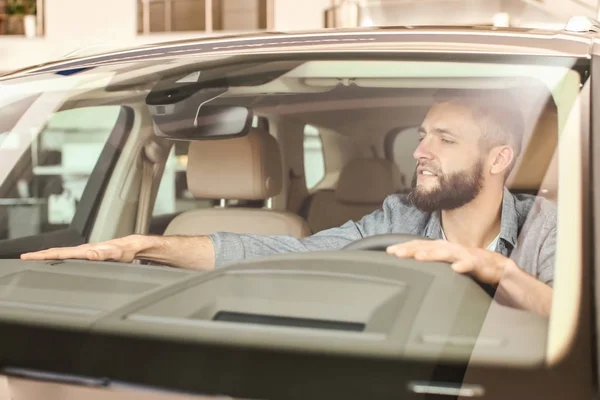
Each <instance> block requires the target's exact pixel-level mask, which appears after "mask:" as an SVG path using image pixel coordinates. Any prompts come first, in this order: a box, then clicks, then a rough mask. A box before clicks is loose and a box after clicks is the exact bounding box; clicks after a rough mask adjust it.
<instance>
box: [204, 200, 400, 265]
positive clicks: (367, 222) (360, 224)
mask: <svg viewBox="0 0 600 400" xmlns="http://www.w3.org/2000/svg"><path fill="white" fill-rule="evenodd" d="M391 202H393V200H392V199H391V196H390V197H388V198H387V199H386V200H385V201H384V203H383V207H382V209H379V210H376V211H374V212H372V213H371V214H369V215H366V216H364V217H363V218H362V219H360V220H359V221H357V222H354V221H348V222H346V223H345V224H343V225H342V226H340V227H335V228H330V229H327V230H324V231H321V232H318V233H316V234H314V235H312V236H308V237H305V238H296V237H293V236H289V235H272V236H266V235H253V234H236V233H228V232H217V233H215V234H212V235H210V236H209V237H210V238H211V239H212V242H213V245H214V249H215V264H216V266H217V267H220V266H223V265H227V264H231V263H234V262H236V261H240V260H242V259H249V258H254V257H264V256H269V255H273V254H282V253H291V252H301V251H325V250H337V249H341V248H342V247H344V246H345V245H347V244H349V243H351V242H353V241H355V240H358V239H361V238H363V237H365V236H372V235H377V234H384V233H390V232H391V226H392V223H391V221H392V209H393V205H392V204H391Z"/></svg>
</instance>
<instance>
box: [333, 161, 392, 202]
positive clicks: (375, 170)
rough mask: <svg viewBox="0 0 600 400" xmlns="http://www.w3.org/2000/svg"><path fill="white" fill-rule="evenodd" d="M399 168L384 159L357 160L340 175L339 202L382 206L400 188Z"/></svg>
mask: <svg viewBox="0 0 600 400" xmlns="http://www.w3.org/2000/svg"><path fill="white" fill-rule="evenodd" d="M398 175H399V171H398V167H396V165H395V164H394V163H393V162H391V161H389V160H384V159H375V158H356V159H353V160H350V161H349V162H348V164H346V165H345V166H344V168H343V169H342V172H341V173H340V178H339V180H338V184H337V188H336V191H335V194H336V198H337V200H338V201H341V202H343V203H353V204H381V203H383V200H385V198H386V197H387V196H389V195H390V194H393V193H395V192H396V190H397V188H398Z"/></svg>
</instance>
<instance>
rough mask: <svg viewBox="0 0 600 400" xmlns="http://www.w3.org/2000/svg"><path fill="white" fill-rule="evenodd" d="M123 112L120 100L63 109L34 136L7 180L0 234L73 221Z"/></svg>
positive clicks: (0, 194)
mask: <svg viewBox="0 0 600 400" xmlns="http://www.w3.org/2000/svg"><path fill="white" fill-rule="evenodd" d="M120 112H121V107H120V106H98V107H86V108H78V109H73V110H66V111H61V112H58V113H56V114H54V115H53V116H52V117H51V118H50V120H49V122H48V123H47V124H46V126H45V128H44V129H43V130H42V131H41V132H40V134H39V135H37V136H35V137H33V138H30V139H29V140H30V143H29V148H28V149H27V151H26V152H25V153H24V154H23V156H22V157H21V158H20V159H19V161H17V162H16V163H15V165H13V166H12V167H11V171H10V173H9V174H8V177H7V179H5V180H4V182H1V186H0V239H15V238H19V237H25V236H31V235H37V234H40V233H46V232H51V231H55V230H59V229H64V228H66V227H68V226H69V224H70V223H71V221H72V219H73V216H74V215H75V210H76V209H77V205H78V203H79V201H80V200H81V196H82V194H83V190H84V188H85V186H86V184H87V182H88V179H89V177H90V175H91V173H92V170H93V169H94V167H95V165H96V163H97V161H98V158H99V157H100V153H101V152H102V149H103V148H104V145H105V144H106V142H107V139H108V137H109V136H110V134H111V132H112V130H113V128H114V127H115V125H116V123H117V119H118V117H119V114H120ZM20 140H22V138H21V139H20ZM5 144H6V143H5ZM7 145H8V144H7ZM4 147H5V150H6V151H10V150H9V149H8V147H7V146H4Z"/></svg>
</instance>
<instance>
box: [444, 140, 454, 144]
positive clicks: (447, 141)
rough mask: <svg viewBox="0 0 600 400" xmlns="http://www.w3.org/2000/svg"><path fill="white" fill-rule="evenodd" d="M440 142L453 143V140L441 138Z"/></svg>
mask: <svg viewBox="0 0 600 400" xmlns="http://www.w3.org/2000/svg"><path fill="white" fill-rule="evenodd" d="M442 143H446V144H452V143H454V141H452V140H448V139H442Z"/></svg>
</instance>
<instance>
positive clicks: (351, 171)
mask: <svg viewBox="0 0 600 400" xmlns="http://www.w3.org/2000/svg"><path fill="white" fill-rule="evenodd" d="M399 175H400V172H399V171H398V167H397V166H396V165H395V164H394V163H393V162H391V161H389V160H385V159H374V158H357V159H353V160H350V161H349V162H348V164H346V165H345V166H344V168H343V169H342V171H341V173H340V177H339V180H338V183H337V187H336V189H335V190H327V189H326V190H318V191H316V192H315V193H313V194H312V195H311V196H310V197H309V198H308V199H307V200H306V203H305V206H304V207H303V212H302V213H301V214H302V215H304V216H305V217H306V219H307V221H308V225H309V226H310V229H311V230H312V231H313V232H318V231H322V230H324V229H328V228H333V227H336V226H340V225H342V224H344V223H345V222H347V221H349V220H353V221H358V220H359V219H361V218H362V217H364V216H365V215H367V214H370V213H371V212H373V211H375V210H377V209H379V208H381V206H382V204H383V201H384V200H385V198H386V197H387V196H389V195H390V194H394V193H396V192H397V190H398V186H399Z"/></svg>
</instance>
